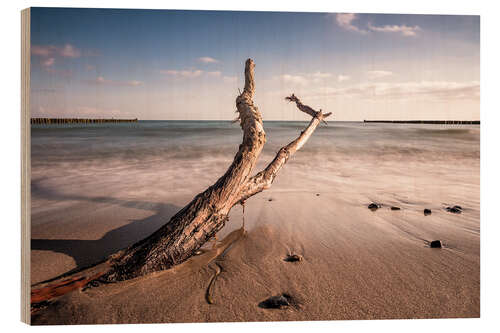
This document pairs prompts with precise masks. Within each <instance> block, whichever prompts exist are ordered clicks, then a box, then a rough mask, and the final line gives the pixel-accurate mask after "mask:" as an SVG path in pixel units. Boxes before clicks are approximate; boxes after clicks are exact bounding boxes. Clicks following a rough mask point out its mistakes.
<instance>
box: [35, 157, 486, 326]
mask: <svg viewBox="0 0 500 333" xmlns="http://www.w3.org/2000/svg"><path fill="white" fill-rule="evenodd" d="M298 155H300V152H299V153H298ZM267 159H268V158H267ZM264 160H266V158H264ZM349 162H350V163H352V162H353V161H349ZM372 163H373V164H374V165H371V166H370V165H368V166H367V165H366V164H362V163H361V164H359V165H363V170H357V169H356V168H348V167H346V165H342V164H339V165H338V169H337V170H324V169H323V170H317V171H316V172H315V170H311V169H304V168H301V165H300V163H298V164H295V165H293V161H290V162H289V165H287V166H286V167H285V169H284V170H283V172H282V173H281V174H280V175H279V177H278V178H277V180H276V182H275V183H274V184H273V187H272V188H271V189H270V190H269V191H266V192H263V193H261V194H259V195H257V196H255V197H253V198H251V199H250V200H248V202H247V205H246V208H245V230H246V232H245V234H244V235H242V236H241V237H239V238H238V239H237V240H235V241H234V243H232V245H231V246H230V247H229V248H227V249H226V250H225V251H224V252H223V253H222V254H221V255H219V256H218V257H216V258H214V256H213V255H202V256H198V257H194V258H193V259H192V260H190V261H189V262H187V263H186V264H184V265H181V266H179V267H176V268H175V269H171V270H168V271H164V272H159V273H155V274H151V275H148V276H145V277H141V278H137V279H134V280H130V281H125V282H121V283H116V284H110V285H103V286H100V287H98V288H92V289H88V290H86V291H75V292H72V293H70V294H67V295H64V296H62V297H61V298H60V299H58V300H57V302H56V303H55V304H53V305H52V306H50V307H48V308H47V309H45V310H42V311H40V312H38V313H37V314H36V315H35V316H33V323H34V324H75V323H88V324H90V323H149V322H151V323H154V322H215V321H276V320H339V319H383V318H456V317H479V313H480V311H479V304H480V302H479V287H480V276H479V271H480V270H479V259H480V253H479V169H478V161H477V164H476V162H473V163H472V164H470V165H468V166H466V167H463V166H453V167H454V168H455V170H454V175H453V177H449V178H448V179H445V178H444V177H441V178H439V177H437V178H436V177H432V175H429V173H426V172H417V171H422V165H426V168H427V169H428V170H434V168H436V170H437V169H439V168H438V166H436V165H432V163H431V162H427V161H422V162H421V163H420V164H419V162H413V163H409V164H407V165H406V168H405V169H404V170H402V169H398V170H399V171H398V172H395V171H394V170H392V171H389V170H386V169H385V165H384V163H383V162H380V161H375V162H372ZM435 163H438V162H435ZM350 165H352V164H350ZM447 165H449V163H447ZM369 167H376V170H377V174H378V176H376V177H374V175H373V174H370V173H366V172H365V171H366V168H369ZM219 173H220V172H219ZM216 175H217V173H216V172H215V171H214V172H213V175H211V176H213V177H212V178H216ZM382 175H384V176H382ZM408 175H412V176H411V177H409V176H408ZM195 178H196V177H195ZM198 179H203V181H202V182H200V183H196V185H194V184H195V180H191V182H192V183H190V184H187V185H186V186H185V187H184V190H181V191H178V192H175V193H171V194H165V193H162V194H161V195H159V194H158V195H154V194H153V195H150V196H148V197H146V196H144V195H143V194H140V195H137V196H136V197H131V196H130V195H128V196H127V195H123V196H120V194H119V193H118V194H117V193H115V195H114V196H111V195H112V194H113V193H105V192H103V193H102V196H100V195H99V196H89V195H86V194H82V195H74V197H71V196H70V195H69V193H68V192H69V190H68V191H66V192H65V193H57V192H51V191H48V190H44V189H42V188H38V189H37V188H35V192H36V193H38V194H42V193H43V197H44V198H46V200H47V202H57V200H58V199H57V198H59V197H65V198H66V199H67V200H65V201H64V202H61V203H58V204H59V205H60V206H58V207H57V209H55V208H54V207H51V209H50V210H47V211H44V210H43V209H40V208H39V209H37V213H36V216H35V218H36V220H37V222H38V223H37V224H36V225H34V226H33V227H32V238H33V239H34V240H33V242H32V247H33V250H32V283H37V282H40V281H43V280H45V279H49V278H52V277H54V276H57V275H59V274H62V273H64V272H66V271H68V270H70V269H72V268H75V267H77V266H80V267H82V266H85V265H88V264H90V263H92V262H95V261H96V260H98V259H100V258H102V257H103V256H105V255H108V254H110V253H112V252H114V251H115V250H117V249H120V248H123V247H125V246H127V245H129V244H131V243H132V242H134V241H136V240H139V239H141V238H143V237H145V236H146V235H148V234H149V233H151V232H152V231H154V230H156V229H157V228H158V227H159V226H160V225H161V224H162V223H165V222H166V221H168V218H169V217H170V216H172V215H173V214H174V213H175V212H176V211H177V210H178V209H180V208H181V207H182V206H184V205H185V203H187V202H188V201H189V200H190V199H191V198H192V197H193V196H194V194H195V193H197V192H193V188H197V187H199V190H201V189H203V188H204V187H206V186H205V185H207V184H209V183H210V182H212V181H213V179H206V178H198ZM205 183H206V184H205ZM36 186H39V185H37V184H35V187H36ZM40 187H42V186H41V185H40ZM37 191H38V192H37ZM73 193H74V192H73ZM79 193H85V191H84V190H81V191H80V192H79ZM127 193H129V194H130V193H131V192H130V191H128V192H127ZM317 194H319V196H318V195H317ZM104 198H107V199H106V200H104ZM110 198H112V199H110ZM141 198H142V199H141ZM145 198H147V199H148V200H146V199H145ZM269 199H272V201H269ZM371 202H377V203H381V204H382V207H381V208H380V209H378V210H376V211H374V212H373V211H371V210H369V209H368V208H367V206H368V204H370V203H371ZM38 204H39V206H40V207H41V206H43V202H38ZM454 204H457V205H460V206H462V207H463V212H462V214H452V213H449V212H447V211H446V210H445V209H444V208H445V207H446V206H448V205H454ZM392 205H394V206H398V207H400V208H401V210H400V211H392V210H391V209H390V207H391V206H392ZM424 208H430V209H431V210H432V214H431V215H429V216H424V214H423V210H424ZM241 220H242V216H241V207H234V208H233V210H232V211H231V214H230V221H229V222H228V224H227V225H226V227H225V228H224V230H223V231H222V232H221V233H220V234H219V240H221V239H224V237H226V236H227V235H230V233H231V232H232V231H234V230H237V229H239V228H240V227H241ZM231 235H232V236H231V237H234V235H235V234H231ZM437 239H439V240H441V241H442V242H443V248H442V249H431V248H430V247H429V242H430V241H432V240H437ZM233 240H234V239H233ZM210 246H211V244H208V245H207V248H209V247H210ZM288 254H298V255H300V256H302V257H303V260H302V261H299V262H286V261H284V260H283V259H284V258H285V257H286V256H287V255H288ZM216 264H217V265H219V267H220V268H221V273H220V275H218V276H217V278H216V280H215V282H214V284H213V286H212V290H211V295H212V297H213V300H214V304H208V303H207V301H206V298H205V296H206V295H205V294H206V289H207V287H208V285H209V283H210V280H211V279H212V277H213V275H214V272H215V265H216ZM282 293H286V294H289V295H290V296H291V297H292V298H293V300H294V304H293V305H292V306H289V307H285V308H283V309H263V308H260V307H259V306H258V304H259V303H260V302H262V301H263V300H265V299H266V298H268V297H270V296H273V295H279V294H282Z"/></svg>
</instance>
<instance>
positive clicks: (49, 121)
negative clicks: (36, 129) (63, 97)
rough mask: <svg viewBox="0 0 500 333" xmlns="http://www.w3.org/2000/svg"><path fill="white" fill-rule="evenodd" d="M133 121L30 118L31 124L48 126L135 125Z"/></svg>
mask: <svg viewBox="0 0 500 333" xmlns="http://www.w3.org/2000/svg"><path fill="white" fill-rule="evenodd" d="M137 121H138V120H137V118H135V119H115V118H111V119H105V118H102V119H89V118H31V124H32V125H33V124H35V125H48V124H101V123H135V122H137Z"/></svg>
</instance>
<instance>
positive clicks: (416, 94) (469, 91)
mask: <svg viewBox="0 0 500 333" xmlns="http://www.w3.org/2000/svg"><path fill="white" fill-rule="evenodd" d="M479 90H480V85H479V82H478V81H470V82H454V81H420V82H398V83H394V82H377V83H364V84H359V85H355V86H350V87H345V88H338V87H327V88H325V89H323V90H322V92H321V93H319V94H316V95H321V96H328V97H332V98H333V97H342V98H365V99H374V100H376V99H379V98H383V99H384V100H386V99H387V98H392V99H411V98H426V99H441V100H443V99H444V100H457V99H478V98H479Z"/></svg>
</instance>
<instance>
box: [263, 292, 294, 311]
mask: <svg viewBox="0 0 500 333" xmlns="http://www.w3.org/2000/svg"><path fill="white" fill-rule="evenodd" d="M290 299H291V297H290V296H289V295H287V294H282V295H276V296H271V297H269V298H268V299H266V300H264V301H262V302H260V303H259V307H260V308H264V309H281V308H283V307H286V306H289V305H290Z"/></svg>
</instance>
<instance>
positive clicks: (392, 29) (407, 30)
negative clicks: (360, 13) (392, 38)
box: [368, 23, 422, 37]
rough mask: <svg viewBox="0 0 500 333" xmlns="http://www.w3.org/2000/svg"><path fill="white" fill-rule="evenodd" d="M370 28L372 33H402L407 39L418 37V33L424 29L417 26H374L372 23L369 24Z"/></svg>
mask: <svg viewBox="0 0 500 333" xmlns="http://www.w3.org/2000/svg"><path fill="white" fill-rule="evenodd" d="M368 28H369V29H370V30H372V31H377V32H389V33H400V34H401V35H403V36H405V37H414V36H416V35H417V32H420V31H422V29H421V28H420V27H419V26H418V25H416V26H413V27H410V26H407V25H404V24H403V25H384V26H380V27H377V26H374V25H372V24H371V23H368Z"/></svg>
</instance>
